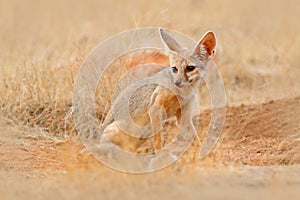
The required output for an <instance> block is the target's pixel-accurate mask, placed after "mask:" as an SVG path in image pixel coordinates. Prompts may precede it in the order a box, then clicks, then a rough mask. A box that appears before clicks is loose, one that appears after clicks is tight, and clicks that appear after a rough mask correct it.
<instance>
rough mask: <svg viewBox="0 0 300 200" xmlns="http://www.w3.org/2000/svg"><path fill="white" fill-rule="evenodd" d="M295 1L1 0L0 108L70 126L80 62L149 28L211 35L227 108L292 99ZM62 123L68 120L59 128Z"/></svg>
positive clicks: (297, 44)
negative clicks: (107, 43) (113, 40)
mask: <svg viewBox="0 0 300 200" xmlns="http://www.w3.org/2000/svg"><path fill="white" fill-rule="evenodd" d="M299 4H300V3H299V1H291V0H287V1H280V0H278V1H265V0H262V1H250V0H246V1H238V0H225V1H221V0H216V1H208V0H185V1H179V0H161V1H158V0H152V1H146V0H141V1H134V0H127V1H118V0H109V1H106V0H105V1H104V0H101V1H99V0H91V1H80V0H73V1H68V0H62V1H50V0H44V1H37V0H28V1H21V0H10V1H8V0H1V1H0V27H1V28H0V38H1V45H0V106H1V108H0V109H1V111H2V112H3V113H6V114H8V115H9V116H10V118H12V119H15V121H20V120H21V121H22V122H25V123H29V124H39V125H41V126H42V127H48V128H49V127H52V128H51V130H54V131H55V132H59V131H57V130H58V129H61V130H62V129H63V128H62V127H66V126H69V125H70V123H72V122H71V118H70V115H69V114H70V109H69V106H70V104H71V97H72V87H73V81H74V78H75V76H76V72H77V70H78V68H79V67H80V64H81V62H82V60H83V59H84V58H85V57H86V56H87V55H88V54H89V52H90V51H91V50H92V49H93V48H94V47H95V46H96V45H97V44H99V43H100V42H101V41H103V40H104V39H106V38H108V37H110V36H111V35H114V34H117V33H119V32H122V31H124V30H128V29H132V28H140V27H148V26H159V27H166V28H171V29H175V30H178V31H180V32H183V33H185V34H187V35H189V36H191V37H192V38H194V39H195V40H198V39H199V38H200V37H201V36H202V34H203V33H204V32H206V31H207V30H209V29H211V30H214V31H215V32H216V34H217V38H218V49H217V57H216V58H215V61H216V63H217V65H218V66H219V68H220V71H221V74H222V76H223V79H224V82H225V88H226V93H227V98H228V104H230V105H231V104H240V103H256V102H261V101H265V100H269V99H277V98H283V97H292V96H298V95H299V94H300V81H299V80H298V79H299V76H300V68H299V62H300V26H299V22H298V20H299V19H300V12H299V11H300V6H299ZM62 118H64V119H66V118H68V119H69V122H63V123H64V124H62V121H64V120H62ZM66 123H67V125H66ZM70 126H71V125H70Z"/></svg>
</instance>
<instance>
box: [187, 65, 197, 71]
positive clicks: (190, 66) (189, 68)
mask: <svg viewBox="0 0 300 200" xmlns="http://www.w3.org/2000/svg"><path fill="white" fill-rule="evenodd" d="M186 69H187V70H188V71H190V72H191V71H193V70H194V69H195V66H192V65H188V66H187V67H186Z"/></svg>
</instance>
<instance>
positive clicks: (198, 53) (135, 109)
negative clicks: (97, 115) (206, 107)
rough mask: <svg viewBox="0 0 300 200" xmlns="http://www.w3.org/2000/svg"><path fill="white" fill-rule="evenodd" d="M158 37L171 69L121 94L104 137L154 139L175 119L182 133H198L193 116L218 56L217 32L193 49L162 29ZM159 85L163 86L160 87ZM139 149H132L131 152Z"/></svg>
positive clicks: (108, 117)
mask: <svg viewBox="0 0 300 200" xmlns="http://www.w3.org/2000/svg"><path fill="white" fill-rule="evenodd" d="M159 36H160V39H161V42H162V44H163V46H164V52H165V54H166V55H167V57H168V59H169V66H166V67H164V68H162V69H161V68H159V69H161V70H160V71H158V70H157V71H158V72H156V71H155V73H154V74H152V75H151V76H149V77H143V78H142V79H141V80H140V82H137V85H138V84H139V83H140V84H141V85H140V86H139V87H131V86H129V89H124V90H123V91H121V92H120V94H119V95H118V97H117V98H116V99H115V100H114V102H113V104H112V106H111V109H110V110H109V112H108V114H107V115H106V117H105V119H104V121H103V123H102V124H101V130H102V131H101V132H102V134H101V137H106V138H115V139H116V138H117V137H118V135H120V134H122V133H124V132H125V133H128V134H129V135H131V136H132V135H134V136H136V137H139V138H147V137H151V136H154V135H155V134H156V133H158V132H159V131H161V130H162V129H163V127H164V126H165V124H166V122H167V121H168V120H170V119H175V121H176V124H177V126H178V128H179V129H180V130H181V131H183V132H184V131H189V132H190V131H192V132H193V133H195V134H197V133H196V129H195V127H194V124H193V122H192V118H193V114H194V113H196V112H197V111H196V110H195V104H197V102H196V100H195V98H194V97H195V94H196V92H197V90H198V88H199V86H200V83H201V80H202V79H203V78H204V76H205V71H206V68H207V66H208V62H209V61H210V60H211V59H213V57H214V56H215V53H216V36H215V33H214V32H213V31H208V32H206V33H205V34H204V35H203V36H202V38H201V39H200V40H199V41H198V42H197V43H196V45H195V47H194V48H193V49H187V48H184V47H182V46H181V45H180V44H179V43H178V42H177V41H176V40H175V39H174V38H173V37H172V36H171V35H170V34H168V33H167V31H166V30H165V29H163V28H159ZM154 70H156V69H154ZM159 82H160V83H162V84H157V83H159ZM130 87H131V88H130ZM126 100H127V102H126ZM124 101H125V103H126V105H124ZM124 109H125V110H126V111H128V116H127V117H125V119H119V117H118V114H120V112H122V110H123V111H124ZM116 116H117V117H116ZM129 121H130V122H129ZM133 124H134V125H133ZM119 142H120V141H119ZM116 143H118V142H116ZM162 143H163V142H162ZM126 145H131V144H126ZM153 145H154V144H153ZM136 148H137V147H136V146H135V147H132V150H133V149H135V150H136ZM154 149H155V148H154Z"/></svg>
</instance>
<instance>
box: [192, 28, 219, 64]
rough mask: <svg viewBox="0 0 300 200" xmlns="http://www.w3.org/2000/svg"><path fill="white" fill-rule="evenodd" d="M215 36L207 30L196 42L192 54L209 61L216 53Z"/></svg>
mask: <svg viewBox="0 0 300 200" xmlns="http://www.w3.org/2000/svg"><path fill="white" fill-rule="evenodd" d="M215 48H216V36H215V34H214V32H212V31H209V32H207V33H205V34H204V36H203V37H202V38H201V39H200V41H199V42H198V43H197V45H196V47H195V49H194V52H193V54H194V55H196V56H198V57H199V58H200V59H201V60H204V61H209V60H210V59H211V58H212V57H213V56H214V55H215V53H216V50H215Z"/></svg>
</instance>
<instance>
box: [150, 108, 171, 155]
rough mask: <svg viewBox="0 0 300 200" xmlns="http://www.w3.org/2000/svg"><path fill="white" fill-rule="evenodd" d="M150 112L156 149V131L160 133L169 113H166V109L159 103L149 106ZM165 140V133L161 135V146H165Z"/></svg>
mask: <svg viewBox="0 0 300 200" xmlns="http://www.w3.org/2000/svg"><path fill="white" fill-rule="evenodd" d="M148 114H149V117H150V121H151V131H152V138H153V141H152V143H153V148H154V149H156V148H155V142H154V138H155V135H156V133H158V132H159V131H160V130H162V128H163V127H164V124H165V120H166V117H167V115H166V112H165V109H164V108H163V107H162V106H160V105H158V104H157V105H152V106H151V107H150V108H149V113H148ZM163 141H164V137H163V135H160V147H162V146H163V143H164V142H163Z"/></svg>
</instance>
